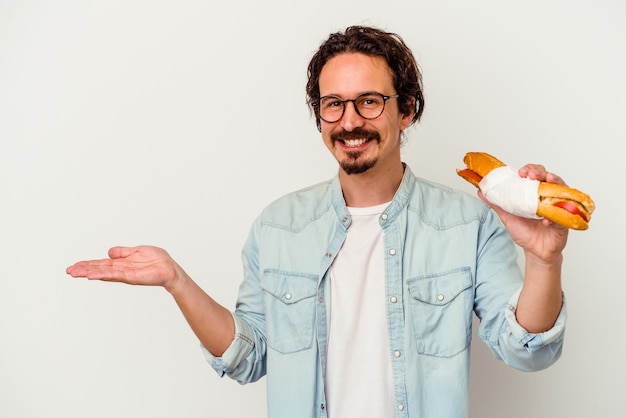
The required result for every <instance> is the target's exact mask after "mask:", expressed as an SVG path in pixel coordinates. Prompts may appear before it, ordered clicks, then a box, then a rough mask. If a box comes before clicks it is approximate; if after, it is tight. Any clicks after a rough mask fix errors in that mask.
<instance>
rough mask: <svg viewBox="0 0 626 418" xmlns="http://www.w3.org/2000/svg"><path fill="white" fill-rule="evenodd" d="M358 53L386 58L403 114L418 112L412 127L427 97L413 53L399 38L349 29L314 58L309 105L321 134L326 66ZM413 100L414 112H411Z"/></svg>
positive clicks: (365, 28)
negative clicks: (339, 57)
mask: <svg viewBox="0 0 626 418" xmlns="http://www.w3.org/2000/svg"><path fill="white" fill-rule="evenodd" d="M352 52H357V53H361V54H365V55H370V56H375V57H382V58H384V59H385V61H386V62H387V65H388V66H389V68H390V69H391V71H392V73H393V85H394V88H395V89H396V93H397V94H398V95H400V97H399V98H398V104H399V109H400V112H401V113H402V114H404V115H408V114H409V113H410V112H411V111H414V114H413V120H411V124H413V123H415V122H416V121H418V120H419V119H420V117H421V116H422V112H423V111H424V95H423V93H422V73H421V72H420V69H419V66H418V65H417V62H416V61H415V57H414V56H413V53H412V52H411V50H410V49H409V47H408V46H407V45H406V44H405V43H404V40H403V39H402V38H401V37H400V36H399V35H397V34H395V33H391V32H385V31H383V30H381V29H377V28H374V27H369V26H349V27H348V28H347V29H346V30H345V31H344V32H336V33H333V34H331V35H330V36H329V37H328V39H327V40H326V41H324V43H322V45H321V46H320V48H319V49H318V50H317V52H316V53H315V54H314V55H313V58H311V62H309V67H308V70H307V74H308V81H307V84H306V94H307V103H308V105H309V107H310V109H311V110H312V111H313V113H314V114H315V121H316V123H317V129H318V130H320V131H321V122H320V115H319V108H318V105H319V100H320V88H319V79H320V73H321V72H322V68H323V67H324V65H325V64H326V63H327V62H328V60H330V59H331V58H332V57H334V56H335V55H339V54H343V53H352ZM413 99H415V102H414V106H415V108H414V109H411V106H412V102H413Z"/></svg>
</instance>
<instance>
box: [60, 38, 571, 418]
mask: <svg viewBox="0 0 626 418" xmlns="http://www.w3.org/2000/svg"><path fill="white" fill-rule="evenodd" d="M308 72H309V81H308V83H307V95H308V98H309V104H310V106H311V107H312V110H313V112H314V114H315V117H316V121H317V126H318V129H319V130H320V132H321V134H322V139H323V140H324V143H325V145H326V146H327V147H328V149H329V151H330V152H331V153H332V154H333V155H334V157H335V158H336V159H337V161H338V163H339V170H338V175H337V176H336V177H334V178H333V179H331V180H330V181H328V182H326V183H322V184H319V185H315V186H312V187H310V188H307V189H304V190H300V191H297V192H295V193H292V194H289V195H287V196H284V197H283V198H280V199H278V200H277V201H275V202H274V203H272V204H271V205H269V206H268V207H267V208H266V209H265V210H264V211H263V213H262V214H261V215H260V216H259V217H258V219H257V220H256V221H255V223H254V224H253V226H252V228H251V230H250V235H249V238H248V240H247V242H246V244H245V247H244V251H243V257H242V258H243V263H244V267H245V275H244V279H243V282H242V283H241V287H240V291H239V297H238V300H237V307H236V310H235V311H234V312H233V313H231V312H229V311H228V310H227V309H226V308H224V307H222V306H220V305H219V304H217V303H216V302H215V301H214V300H213V299H212V298H211V297H210V296H208V295H207V294H206V293H204V291H203V290H202V289H200V288H199V287H198V285H197V284H196V283H195V282H194V281H193V280H192V279H191V278H190V277H189V276H188V275H187V274H186V273H185V272H184V271H183V270H182V268H181V267H180V266H178V265H177V264H176V263H175V262H174V261H173V260H172V259H171V258H170V257H169V255H168V254H167V253H166V252H165V251H164V250H162V249H159V248H154V247H135V248H124V247H116V248H112V249H111V250H110V251H109V257H110V258H109V259H104V260H94V261H84V262H79V263H76V264H75V265H73V266H71V267H69V268H68V270H67V271H68V273H69V274H70V275H72V276H74V277H88V278H90V279H99V280H107V281H121V282H124V283H130V284H142V285H159V286H163V287H164V288H165V289H166V290H167V291H169V292H170V293H171V294H172V295H173V297H174V299H175V300H176V302H177V303H178V305H179V307H180V309H181V310H182V312H183V314H184V315H185V317H186V319H187V321H188V322H189V324H190V325H191V327H192V329H193V330H194V332H195V334H196V335H197V336H198V338H199V339H200V341H201V342H202V345H203V347H204V348H205V349H206V356H207V359H208V360H209V362H210V364H211V365H212V367H213V368H214V369H215V370H216V371H217V372H218V373H219V374H220V375H224V374H226V375H228V376H230V377H231V378H233V379H236V380H237V381H239V382H241V383H247V382H252V381H255V380H257V379H259V378H261V377H263V376H267V391H268V411H269V416H270V417H272V418H275V417H288V418H293V417H298V418H300V417H326V416H327V417H332V418H347V417H359V418H362V417H376V418H378V417H391V416H395V417H426V416H428V417H437V418H443V417H463V416H466V415H467V413H468V406H467V404H468V384H469V357H470V353H469V346H470V340H471V333H472V312H475V313H476V315H477V316H478V318H479V319H480V326H479V329H478V335H479V336H480V338H481V339H483V340H484V341H485V343H486V344H487V345H488V346H489V348H490V349H491V351H492V352H493V353H494V355H495V356H496V357H497V358H499V359H502V360H503V361H505V362H506V363H507V364H509V365H511V366H512V367H515V368H518V369H521V370H527V371H532V370H539V369H542V368H545V367H547V366H549V365H551V364H552V363H553V362H555V361H556V360H557V358H558V357H559V356H560V353H561V347H562V341H563V332H564V322H565V309H564V304H563V299H562V292H561V264H562V250H563V248H564V247H565V244H566V241H567V229H565V228H562V227H560V226H557V225H552V224H550V222H548V221H546V220H535V219H525V218H520V217H516V216H514V215H511V214H509V213H507V212H504V211H503V210H501V209H500V208H497V207H493V208H490V207H489V206H488V205H486V204H484V203H483V202H481V201H480V200H479V199H476V198H474V197H472V196H469V195H467V194H465V193H461V192H457V191H453V190H451V189H448V188H446V187H443V186H441V185H438V184H434V183H431V182H428V181H425V180H422V179H418V178H416V177H415V176H414V174H413V173H412V171H411V170H410V168H409V167H408V166H407V165H406V164H404V163H403V162H402V160H401V157H400V143H401V139H402V134H403V132H404V130H405V129H406V128H408V127H409V126H410V125H411V124H413V123H414V122H415V121H417V120H418V119H419V117H420V115H421V113H422V110H423V104H424V100H423V96H422V86H421V75H420V72H419V69H418V66H417V64H416V63H415V60H414V57H413V55H412V53H411V51H410V50H409V48H408V47H407V46H406V45H405V43H404V41H403V40H402V39H401V38H400V37H399V36H397V35H395V34H391V33H386V32H384V31H381V30H379V29H376V28H371V27H349V28H347V29H346V31H345V32H343V33H335V34H332V35H331V36H330V37H329V38H328V39H327V40H326V41H325V42H324V43H323V44H322V46H321V47H320V49H319V50H318V52H317V53H316V54H315V55H314V57H313V58H312V60H311V63H310V64H309V70H308ZM519 174H520V176H522V177H529V178H532V179H538V180H541V181H548V182H555V183H561V184H563V181H562V180H561V179H560V178H559V177H557V176H555V175H554V174H551V173H548V172H547V171H546V170H545V168H544V167H543V166H540V165H527V166H525V167H524V168H522V169H520V171H519ZM481 197H482V195H481ZM483 199H484V198H483ZM511 238H512V239H511ZM513 241H514V242H516V243H517V244H518V245H519V246H521V247H522V248H523V250H524V254H525V269H524V270H525V272H524V274H523V276H522V272H521V271H520V269H519V267H518V265H517V262H516V260H517V252H516V248H515V245H514V244H513Z"/></svg>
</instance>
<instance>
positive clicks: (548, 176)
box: [546, 173, 567, 186]
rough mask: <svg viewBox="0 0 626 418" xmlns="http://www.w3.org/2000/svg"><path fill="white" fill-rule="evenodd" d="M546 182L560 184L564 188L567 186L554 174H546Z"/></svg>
mask: <svg viewBox="0 0 626 418" xmlns="http://www.w3.org/2000/svg"><path fill="white" fill-rule="evenodd" d="M546 182H548V183H556V184H562V185H564V186H567V184H566V183H565V181H564V180H563V179H562V178H561V177H560V176H559V175H557V174H554V173H547V174H546Z"/></svg>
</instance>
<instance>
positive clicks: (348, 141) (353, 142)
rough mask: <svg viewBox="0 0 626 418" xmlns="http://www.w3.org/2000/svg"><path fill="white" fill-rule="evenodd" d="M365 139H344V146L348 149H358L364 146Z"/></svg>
mask: <svg viewBox="0 0 626 418" xmlns="http://www.w3.org/2000/svg"><path fill="white" fill-rule="evenodd" d="M365 142H366V140H365V139H346V140H345V141H344V144H346V146H348V147H358V146H359V145H363V144H365Z"/></svg>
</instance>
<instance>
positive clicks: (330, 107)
mask: <svg viewBox="0 0 626 418" xmlns="http://www.w3.org/2000/svg"><path fill="white" fill-rule="evenodd" d="M397 97H400V95H399V94H395V95H393V96H384V95H382V94H380V93H376V92H366V93H361V94H359V95H358V96H356V97H355V98H354V99H342V98H341V97H338V96H324V97H322V98H321V99H320V100H319V105H318V106H319V116H320V119H322V120H323V121H324V122H328V123H335V122H337V121H338V120H339V119H341V118H342V116H343V114H344V112H345V111H346V102H352V104H353V105H354V110H356V113H357V114H358V115H359V116H360V117H362V118H363V119H368V120H369V119H376V118H377V117H379V116H380V115H382V114H383V111H384V110H385V103H387V100H389V99H395V98H397Z"/></svg>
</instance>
